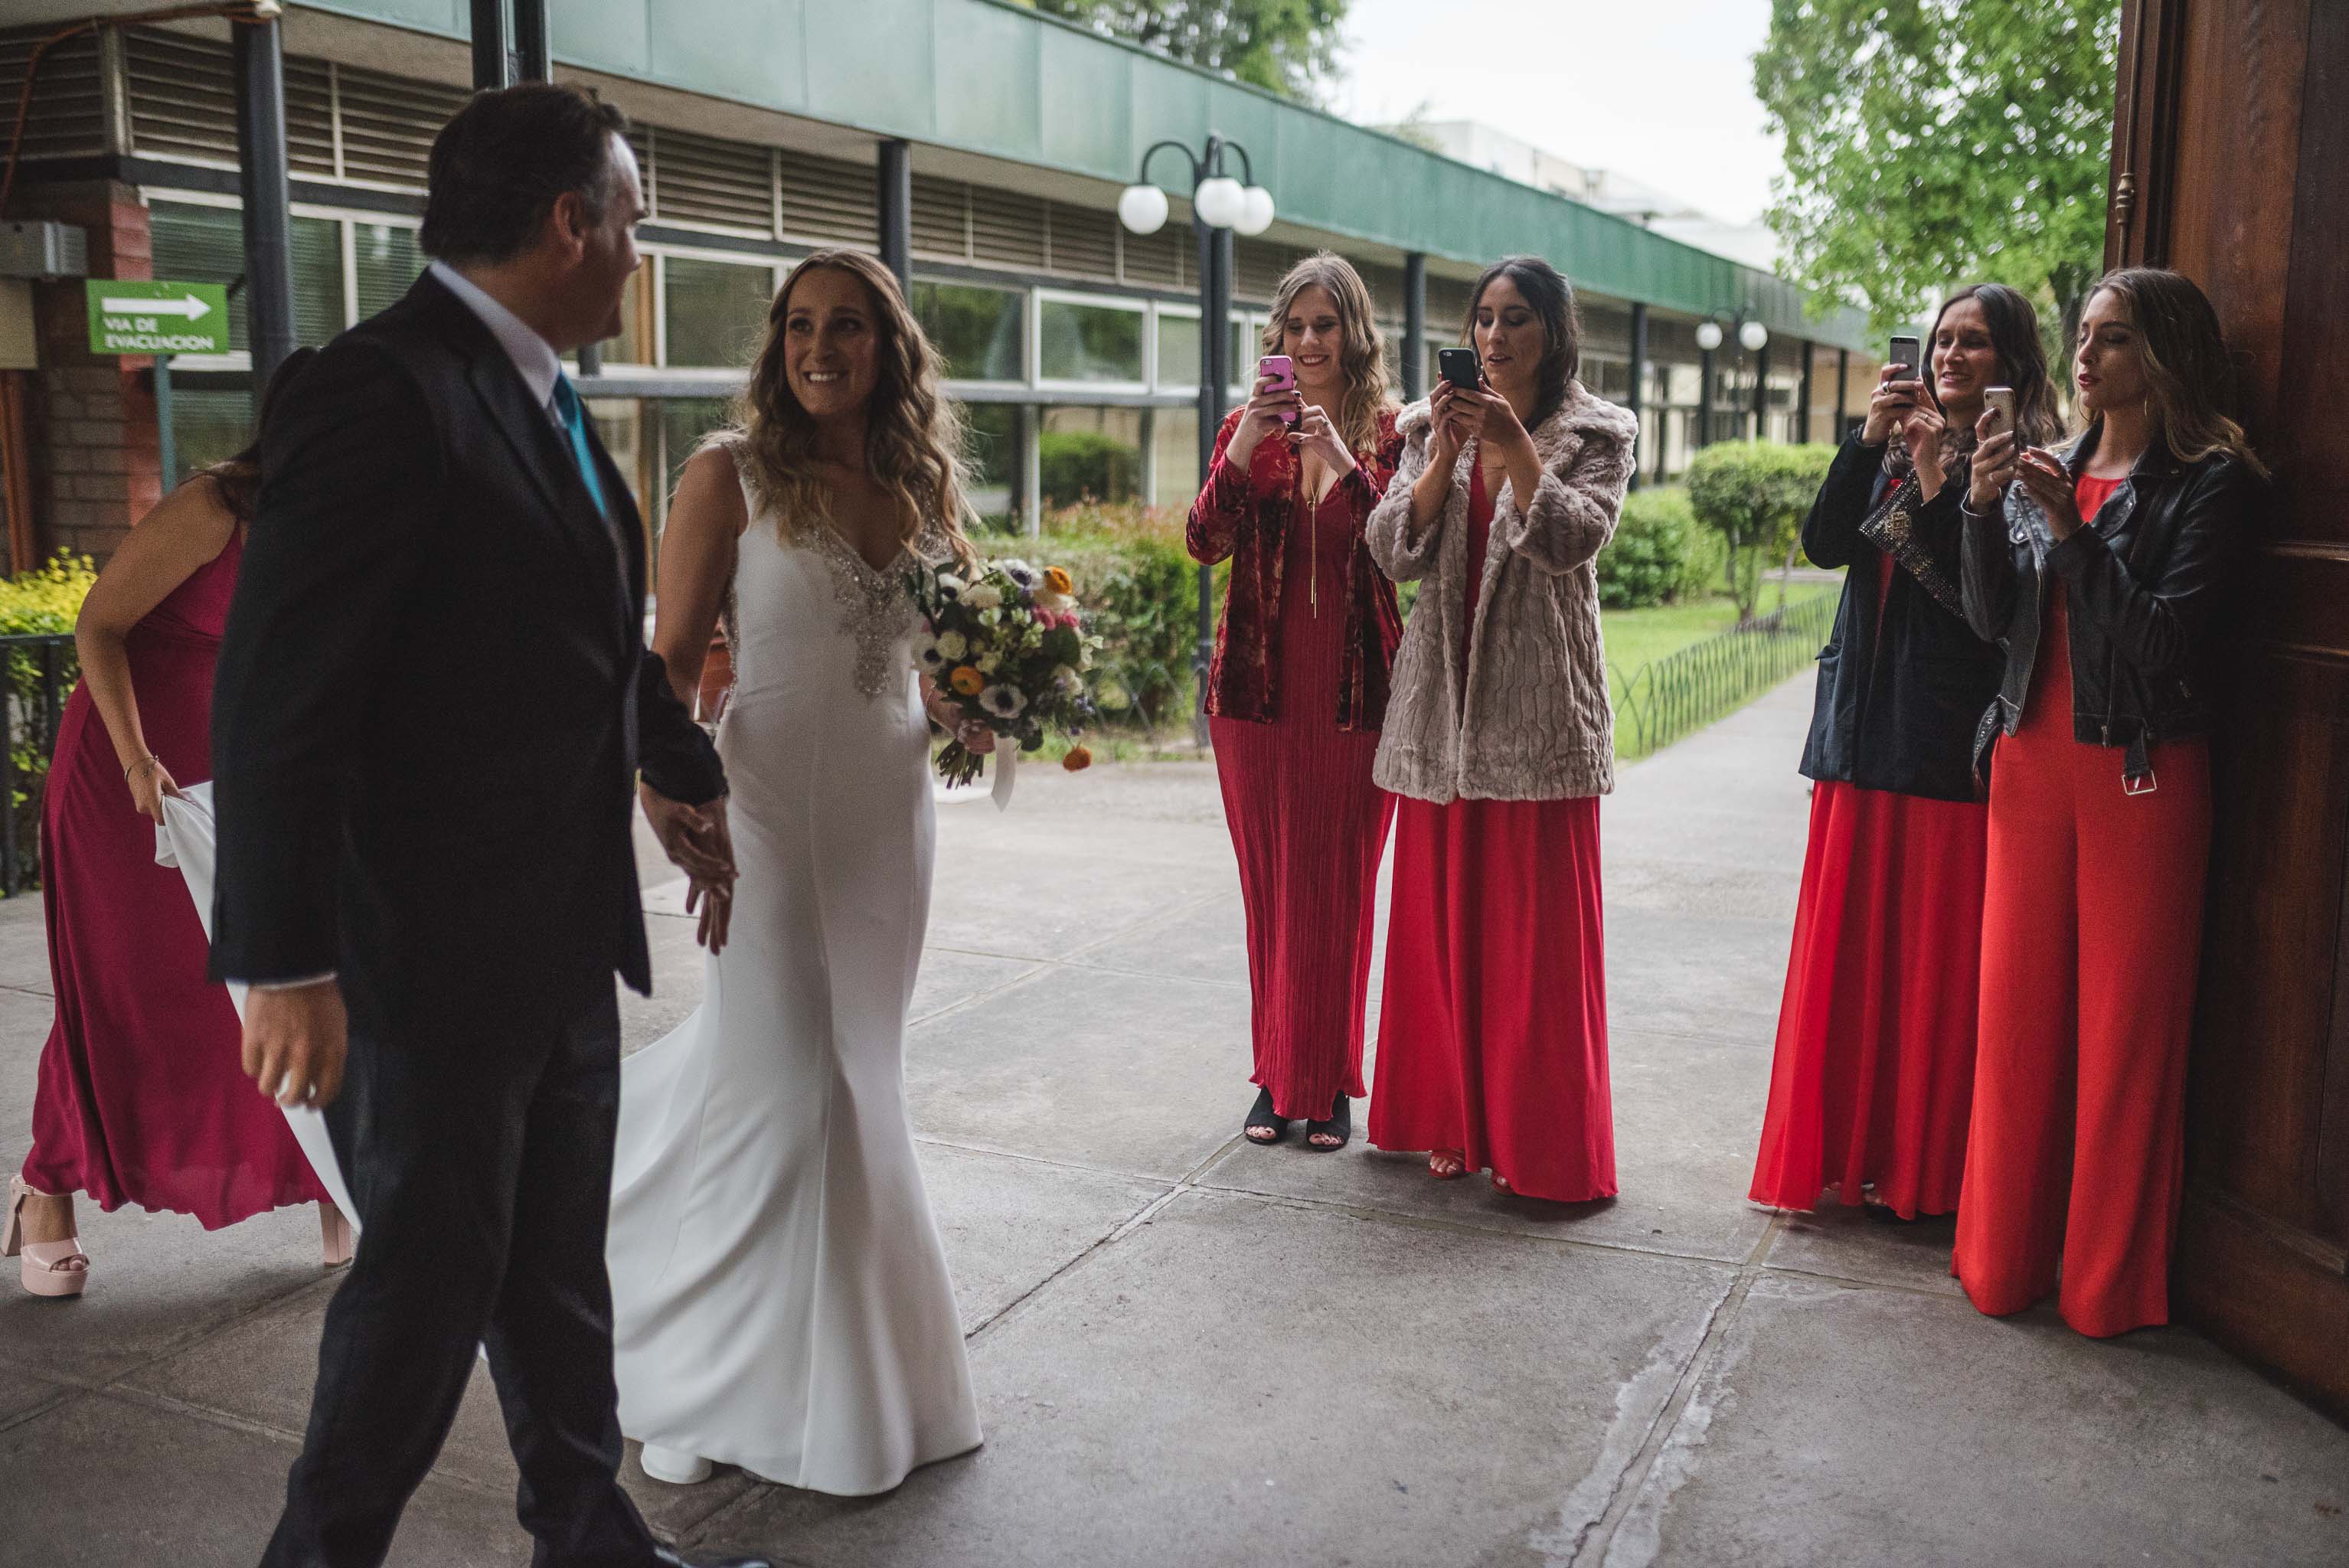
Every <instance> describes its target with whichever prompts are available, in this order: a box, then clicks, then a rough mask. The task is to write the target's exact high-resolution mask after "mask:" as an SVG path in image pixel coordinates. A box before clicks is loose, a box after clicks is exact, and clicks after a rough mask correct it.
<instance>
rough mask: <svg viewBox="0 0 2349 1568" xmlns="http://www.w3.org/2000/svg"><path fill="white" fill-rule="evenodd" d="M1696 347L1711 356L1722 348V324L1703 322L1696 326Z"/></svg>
mask: <svg viewBox="0 0 2349 1568" xmlns="http://www.w3.org/2000/svg"><path fill="white" fill-rule="evenodd" d="M1696 346H1698V347H1699V348H1702V349H1703V350H1704V351H1705V352H1706V353H1707V354H1711V353H1712V352H1713V350H1714V349H1716V348H1719V347H1720V346H1721V323H1719V322H1717V321H1701V322H1698V323H1697V324H1696Z"/></svg>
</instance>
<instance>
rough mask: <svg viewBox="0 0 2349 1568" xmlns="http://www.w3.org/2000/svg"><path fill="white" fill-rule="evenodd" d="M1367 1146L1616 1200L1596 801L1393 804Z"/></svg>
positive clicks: (1529, 1189)
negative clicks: (1448, 1156)
mask: <svg viewBox="0 0 2349 1568" xmlns="http://www.w3.org/2000/svg"><path fill="white" fill-rule="evenodd" d="M1370 1139H1371V1142H1372V1143H1374V1144H1376V1145H1378V1146H1379V1147H1380V1148H1381V1149H1402V1150H1423V1149H1431V1150H1432V1149H1457V1150H1461V1151H1462V1152H1463V1154H1464V1156H1465V1159H1466V1163H1467V1167H1468V1169H1469V1170H1471V1171H1481V1170H1484V1169H1486V1168H1487V1167H1489V1168H1490V1169H1491V1170H1492V1171H1493V1173H1494V1174H1495V1176H1498V1177H1500V1178H1501V1179H1502V1180H1504V1181H1506V1182H1507V1183H1508V1184H1509V1185H1510V1186H1511V1187H1512V1188H1514V1189H1515V1190H1516V1191H1518V1192H1520V1193H1523V1194H1525V1195H1526V1196H1527V1197H1533V1198H1547V1199H1552V1200H1555V1201H1557V1202H1567V1203H1575V1202H1586V1201H1588V1200H1590V1199H1594V1198H1607V1197H1612V1196H1613V1195H1614V1192H1615V1113H1614V1105H1613V1101H1612V1099H1611V1097H1610V1094H1609V1085H1608V1075H1607V979H1606V934H1605V929H1604V922H1603V918H1602V914H1601V906H1600V901H1599V801H1598V799H1597V798H1596V797H1593V796H1586V797H1584V798H1582V799H1573V800H1454V801H1452V802H1450V803H1449V804H1447V805H1442V806H1438V805H1434V804H1432V803H1430V802H1428V801H1425V800H1409V799H1406V800H1402V801H1401V802H1399V803H1398V806H1397V809H1396V820H1395V850H1394V890H1393V903H1392V909H1391V911H1390V913H1389V917H1388V931H1387V973H1386V988H1385V993H1384V999H1383V1002H1382V1005H1381V1013H1380V1018H1379V1060H1378V1073H1377V1082H1376V1085H1375V1087H1374V1088H1373V1091H1372V1094H1371V1118H1370Z"/></svg>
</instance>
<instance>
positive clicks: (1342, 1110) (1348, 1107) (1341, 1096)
mask: <svg viewBox="0 0 2349 1568" xmlns="http://www.w3.org/2000/svg"><path fill="white" fill-rule="evenodd" d="M1316 1138H1335V1139H1336V1140H1338V1141H1337V1142H1335V1143H1316V1142H1314V1141H1313V1140H1315V1139H1316ZM1353 1140H1354V1102H1353V1101H1352V1100H1350V1099H1347V1098H1346V1091H1345V1090H1344V1089H1340V1090H1339V1091H1338V1103H1337V1104H1335V1105H1333V1106H1331V1107H1330V1114H1329V1115H1328V1116H1326V1117H1324V1118H1323V1119H1320V1120H1319V1121H1309V1122H1307V1123H1306V1124H1305V1147H1306V1148H1308V1149H1310V1150H1313V1152H1314V1153H1316V1154H1335V1153H1337V1152H1338V1150H1340V1149H1343V1148H1345V1147H1346V1145H1347V1144H1349V1143H1351V1142H1352V1141H1353Z"/></svg>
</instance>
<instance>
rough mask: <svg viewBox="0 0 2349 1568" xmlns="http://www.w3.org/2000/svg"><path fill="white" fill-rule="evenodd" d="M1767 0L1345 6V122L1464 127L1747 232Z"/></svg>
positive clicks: (1376, 0)
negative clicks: (1467, 122) (1460, 122)
mask: <svg viewBox="0 0 2349 1568" xmlns="http://www.w3.org/2000/svg"><path fill="white" fill-rule="evenodd" d="M1769 27H1770V0H1353V4H1352V6H1351V8H1350V11H1349V13H1348V15H1347V22H1346V34H1347V37H1348V40H1349V47H1348V48H1347V49H1346V50H1345V52H1344V55H1343V57H1342V60H1341V65H1342V68H1343V70H1344V73H1345V74H1344V77H1343V79H1342V80H1341V81H1340V84H1339V87H1338V88H1337V91H1336V93H1335V95H1334V98H1333V102H1332V105H1331V107H1332V108H1335V109H1336V110H1337V111H1338V112H1339V113H1340V114H1342V115H1344V116H1346V117H1347V118H1348V119H1356V120H1362V121H1366V122H1386V121H1393V120H1399V119H1403V118H1404V117H1405V116H1407V115H1409V114H1410V112H1411V111H1412V109H1413V108H1414V107H1416V106H1417V105H1419V104H1420V103H1421V102H1423V101H1424V102H1425V103H1426V104H1427V106H1428V117H1429V118H1430V119H1476V120H1483V121H1484V122H1485V123H1486V124H1488V125H1491V126H1495V127H1496V128H1498V129H1502V130H1505V131H1506V132H1508V133H1509V134H1510V135H1512V136H1515V137H1517V138H1519V139H1523V140H1526V141H1530V142H1532V143H1533V144H1534V145H1536V146H1537V147H1540V148H1543V149H1545V150H1547V151H1550V152H1554V153H1556V154H1557V155H1558V156H1559V157H1561V158H1565V159H1568V160H1571V161H1573V162H1576V163H1580V164H1585V165H1588V166H1591V167H1595V168H1600V169H1613V170H1621V171H1622V172H1623V173H1625V174H1628V175H1630V176H1632V177H1633V178H1635V179H1639V180H1643V181H1647V182H1649V183H1650V184H1652V185H1656V186H1659V187H1661V189H1663V190H1665V191H1671V192H1672V193H1673V194H1675V195H1679V196H1682V197H1685V198H1687V199H1688V200H1689V201H1691V202H1692V203H1693V204H1695V205H1696V206H1698V207H1701V208H1702V209H1703V210H1704V211H1707V212H1708V213H1710V214H1711V215H1713V217H1716V218H1720V219H1723V220H1724V221H1726V222H1748V221H1750V220H1752V219H1754V218H1755V217H1758V216H1759V215H1760V213H1761V211H1762V209H1763V208H1764V206H1765V205H1766V204H1767V203H1768V201H1769V200H1770V179H1771V176H1772V175H1774V174H1775V173H1776V172H1777V171H1778V159H1779V148H1778V142H1777V139H1775V138H1774V137H1772V136H1770V135H1769V134H1768V133H1767V132H1766V131H1765V130H1764V122H1763V114H1762V105H1761V103H1760V102H1759V101H1758V100H1757V99H1755V98H1754V85H1753V82H1754V76H1753V67H1752V65H1751V64H1750V61H1751V57H1752V56H1753V54H1754V50H1755V49H1756V48H1758V47H1759V46H1761V43H1762V40H1763V38H1764V36H1766V35H1767V33H1768V32H1769Z"/></svg>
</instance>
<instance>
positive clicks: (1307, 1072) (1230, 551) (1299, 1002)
mask: <svg viewBox="0 0 2349 1568" xmlns="http://www.w3.org/2000/svg"><path fill="white" fill-rule="evenodd" d="M1264 348H1265V352H1266V353H1268V354H1285V355H1287V356H1288V357H1289V359H1290V361H1291V363H1292V364H1293V365H1294V366H1295V367H1296V377H1295V380H1296V386H1295V387H1294V389H1293V390H1282V389H1277V388H1276V387H1274V385H1273V383H1272V381H1271V379H1270V378H1268V377H1257V384H1256V396H1255V397H1252V398H1250V399H1249V400H1248V402H1247V406H1246V407H1242V408H1240V409H1238V410H1237V412H1235V413H1234V414H1233V415H1232V416H1231V417H1230V418H1227V419H1226V420H1225V421H1224V427H1223V428H1222V429H1221V430H1220V431H1218V432H1217V433H1216V459H1215V463H1214V465H1213V466H1212V467H1211V468H1210V469H1209V470H1208V473H1207V480H1206V484H1205V486H1203V487H1202V488H1201V490H1200V491H1199V499H1198V500H1197V501H1195V503H1194V504H1193V505H1192V508H1191V521H1190V529H1189V532H1188V536H1187V537H1188V541H1189V544H1190V550H1191V554H1192V556H1193V558H1194V559H1195V560H1197V561H1198V562H1201V563H1202V564H1212V563H1214V562H1219V561H1223V560H1225V559H1226V558H1229V559H1230V561H1231V562H1232V569H1231V581H1230V586H1229V588H1228V590H1227V591H1226V599H1225V603H1224V618H1223V624H1222V627H1221V629H1220V630H1219V631H1218V633H1217V634H1216V657H1215V664H1214V665H1213V667H1212V668H1211V669H1210V670H1209V671H1208V676H1207V714H1208V719H1207V725H1208V733H1209V735H1210V737H1211V738H1213V740H1214V742H1215V748H1216V775H1217V777H1218V778H1219V779H1221V780H1222V782H1223V791H1224V817H1225V820H1226V823H1228V825H1229V826H1230V828H1231V833H1232V847H1233V848H1234V849H1235V850H1236V851H1237V852H1238V855H1239V864H1240V891H1241V894H1242V897H1243V898H1244V899H1245V900H1246V903H1247V933H1248V979H1249V983H1250V985H1251V987H1252V989H1253V991H1254V993H1255V1004H1256V1005H1255V1012H1254V1030H1253V1032H1254V1036H1255V1045H1256V1072H1255V1075H1254V1077H1253V1078H1251V1080H1250V1081H1252V1082H1254V1083H1256V1084H1257V1085H1260V1086H1261V1087H1260V1088H1259V1090H1258V1092H1257V1097H1256V1103H1255V1104H1254V1105H1253V1106H1252V1107H1251V1108H1250V1109H1249V1110H1248V1114H1247V1123H1246V1130H1247V1136H1248V1137H1249V1138H1250V1139H1251V1140H1254V1141H1256V1142H1257V1143H1277V1142H1278V1141H1279V1140H1281V1139H1282V1138H1284V1137H1286V1136H1287V1134H1288V1123H1289V1122H1290V1121H1292V1120H1296V1119H1300V1118H1301V1119H1304V1120H1305V1123H1306V1144H1307V1147H1309V1148H1311V1149H1315V1150H1321V1151H1323V1152H1327V1151H1329V1150H1334V1149H1342V1148H1344V1147H1345V1146H1346V1142H1347V1140H1349V1139H1350V1137H1352V1135H1353V1111H1352V1108H1351V1106H1350V1103H1349V1100H1350V1097H1359V1096H1361V1095H1362V1094H1363V1093H1365V1092H1367V1091H1366V1090H1365V1089H1364V1088H1363V1084H1362V1003H1363V999H1364V993H1365V991H1366V990H1367V988H1368V986H1369V984H1370V972H1371V915H1372V909H1373V904H1374V903H1375V899H1376V894H1377V883H1378V872H1379V856H1380V853H1381V851H1382V850H1383V849H1384V847H1385V844H1386V837H1387V826H1388V823H1389V821H1390V820H1391V819H1392V816H1393V811H1394V806H1393V802H1392V800H1391V799H1388V797H1387V796H1386V794H1385V793H1384V792H1383V791H1381V789H1379V788H1378V787H1377V786H1376V785H1374V784H1372V783H1371V761H1372V758H1373V757H1374V756H1375V754H1376V752H1377V749H1378V740H1379V735H1378V731H1379V726H1380V723H1381V720H1382V719H1383V718H1384V717H1385V713H1386V701H1387V669H1388V665H1389V663H1390V662H1391V661H1392V658H1393V656H1394V649H1395V644H1396V642H1397V641H1398V640H1399V639H1400V638H1401V636H1402V619H1401V616H1400V615H1399V614H1398V613H1397V611H1396V607H1395V594H1394V588H1393V586H1392V584H1391V583H1388V582H1387V580H1386V579H1385V578H1384V577H1382V576H1381V575H1380V573H1379V571H1378V569H1377V567H1376V566H1374V565H1373V564H1372V563H1371V558H1370V554H1369V552H1368V550H1367V549H1366V548H1365V547H1364V545H1363V542H1362V526H1363V523H1364V521H1365V520H1366V519H1367V518H1368V517H1369V516H1370V512H1371V507H1372V506H1373V505H1375V504H1376V503H1377V501H1378V500H1379V498H1380V496H1381V495H1382V494H1384V493H1385V490H1386V484H1387V479H1388V476H1389V475H1390V474H1392V472H1393V471H1394V462H1395V457H1396V454H1397V452H1398V451H1399V449H1400V446H1401V441H1400V438H1398V437H1397V436H1396V435H1395V428H1394V410H1393V407H1392V403H1391V401H1390V399H1389V397H1388V394H1387V375H1386V365H1385V355H1384V351H1383V349H1382V347H1381V344H1380V341H1379V335H1378V332H1377V330H1376V328H1375V327H1374V326H1373V325H1372V323H1371V296H1370V291H1369V290H1368V289H1366V288H1365V287H1363V285H1362V280H1361V276H1360V275H1359V274H1358V273H1355V271H1354V269H1353V268H1352V267H1351V266H1350V265H1348V264H1347V263H1346V262H1345V261H1343V260H1342V259H1341V258H1340V257H1337V256H1334V255H1331V254H1330V253H1327V252H1324V253H1320V254H1319V255H1314V256H1309V257H1307V258H1306V259H1305V260H1304V261H1302V262H1299V263H1298V264H1297V265H1296V266H1295V267H1293V268H1291V269H1290V271H1289V273H1288V276H1287V277H1286V278H1284V279H1282V280H1281V284H1280V288H1279V291H1278V294H1276V295H1275V297H1274V301H1273V307H1272V320H1271V325H1268V327H1267V328H1266V329H1265V336H1264ZM1292 419H1293V421H1294V423H1293V424H1292V423H1291V422H1290V421H1291V420H1292Z"/></svg>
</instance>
